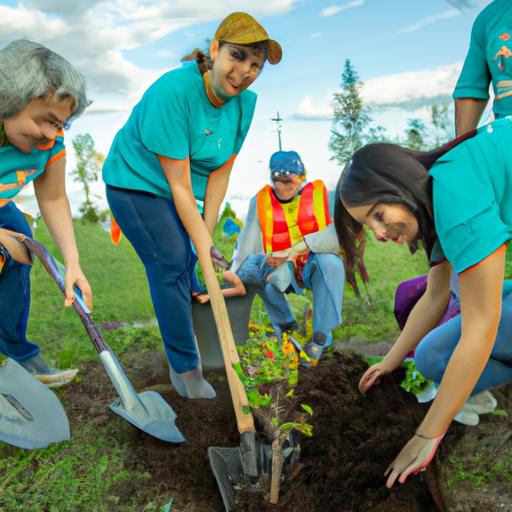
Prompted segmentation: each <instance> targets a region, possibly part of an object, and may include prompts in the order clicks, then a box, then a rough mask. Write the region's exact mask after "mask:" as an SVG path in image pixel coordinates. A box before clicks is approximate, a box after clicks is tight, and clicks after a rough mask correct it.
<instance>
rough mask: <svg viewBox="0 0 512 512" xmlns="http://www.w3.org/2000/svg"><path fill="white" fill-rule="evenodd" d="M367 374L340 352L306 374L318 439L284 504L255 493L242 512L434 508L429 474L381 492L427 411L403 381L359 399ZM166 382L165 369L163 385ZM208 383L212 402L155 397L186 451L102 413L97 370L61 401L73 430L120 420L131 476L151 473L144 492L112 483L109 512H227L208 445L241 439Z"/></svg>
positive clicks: (220, 388) (219, 385)
mask: <svg viewBox="0 0 512 512" xmlns="http://www.w3.org/2000/svg"><path fill="white" fill-rule="evenodd" d="M147 359H148V361H151V364H150V366H151V368H147V370H148V372H147V374H146V375H148V376H151V377H150V378H149V380H148V381H147V382H146V386H148V385H149V386H151V385H153V384H155V378H156V377H155V371H154V368H155V362H154V356H151V357H148V358H147ZM143 360H144V356H143V355H140V357H138V358H137V361H138V363H137V380H138V382H143V381H144V378H143V376H144V375H145V369H144V365H142V364H141V361H143ZM365 367H366V365H365V363H364V362H363V361H362V360H361V359H360V358H359V356H355V355H352V354H333V355H332V356H331V357H328V358H326V359H323V360H322V362H321V364H320V365H319V366H318V367H317V368H315V369H311V370H307V371H303V372H302V374H301V377H300V379H299V387H298V389H297V392H298V393H299V394H300V396H301V399H302V402H304V403H307V404H309V405H310V406H311V407H312V408H313V410H314V416H313V418H312V424H313V427H314V437H313V438H311V439H309V438H307V439H303V440H302V441H301V447H302V458H301V462H300V464H299V465H298V466H296V468H295V470H294V472H293V473H292V475H291V476H290V478H289V479H288V480H287V481H286V482H285V483H284V485H283V486H282V492H281V501H280V504H279V505H277V506H272V507H271V506H269V505H268V504H267V503H266V501H265V499H264V496H263V495H262V494H261V493H251V494H246V495H244V496H243V497H242V501H241V503H240V505H239V507H238V510H239V511H241V512H252V511H259V512H260V511H265V510H269V511H270V510H271V511H274V512H277V511H282V512H288V511H293V512H299V511H307V512H316V511H318V512H320V511H322V512H329V511H333V512H334V511H336V512H344V511H347V512H348V511H350V512H357V511H370V510H371V511H372V512H373V511H377V512H379V511H386V512H389V511H393V512H400V511H407V512H415V511H418V512H420V511H422V512H424V511H434V510H436V508H435V506H434V503H433V501H432V499H431V498H430V495H429V493H428V490H427V488H426V485H425V482H424V476H423V475H420V476H416V477H414V478H412V479H410V481H409V482H407V483H406V484H405V485H403V486H402V485H399V486H396V487H395V488H394V489H392V490H387V489H386V488H385V487H384V482H385V479H384V476H383V473H384V471H385V469H386V467H387V465H388V464H389V463H390V462H391V460H392V459H393V457H394V456H396V455H397V454H398V452H399V450H400V449H401V447H402V446H403V445H404V443H405V442H406V441H407V439H408V438H409V436H411V435H412V433H413V432H414V429H415V428H416V426H417V424H418V423H419V421H420V419H421V417H422V414H423V413H424V411H423V410H422V407H421V406H419V405H418V404H417V403H416V400H415V399H414V397H412V396H411V395H409V394H407V393H406V392H405V391H403V390H401V389H400V388H399V387H398V385H397V379H398V381H399V380H400V376H395V378H393V377H387V378H386V379H383V380H382V381H381V382H380V383H379V384H378V385H377V386H375V388H374V389H372V390H371V391H370V392H369V393H368V394H367V395H366V396H363V395H361V394H360V393H359V392H358V391H357V382H358V380H359V378H360V376H361V374H362V372H363V371H364V369H365ZM162 368H165V367H162ZM128 373H130V372H129V371H128ZM167 379H168V376H167V375H166V372H165V370H162V375H161V382H168V380H167ZM208 379H209V380H210V382H211V383H212V385H213V386H214V387H215V389H216V391H217V395H218V397H217V399H215V400H197V401H191V400H184V399H182V398H180V397H179V396H178V395H177V394H176V393H175V392H174V391H173V390H172V389H171V388H170V387H167V386H160V387H159V389H158V391H159V392H161V393H162V394H163V395H164V397H165V398H166V400H168V401H169V403H170V404H171V405H172V407H173V408H174V410H175V411H176V413H177V415H178V420H177V425H178V427H179V428H180V430H181V431H182V433H183V434H184V436H185V437H186V439H187V441H186V442H185V443H184V444H183V445H181V446H173V445H170V444H165V443H162V442H159V441H157V440H155V439H153V438H151V437H149V436H147V435H145V434H143V433H140V432H138V431H136V430H135V429H133V428H132V427H131V426H130V425H128V424H126V423H125V422H123V421H122V420H121V419H119V418H117V417H114V416H113V415H111V414H110V413H108V412H107V411H106V409H105V406H106V405H107V404H108V403H109V402H110V401H111V399H112V398H114V393H113V390H112V387H111V385H110V383H109V382H108V380H107V377H106V376H105V375H104V372H103V371H102V370H101V368H100V367H99V364H90V365H88V367H87V368H86V370H85V375H83V379H82V381H81V382H77V383H74V384H73V385H71V386H70V387H69V388H68V389H67V390H66V391H65V393H64V396H63V400H64V402H65V404H66V407H67V409H68V412H69V413H70V418H71V420H72V422H73V424H74V425H78V424H79V423H83V422H88V423H91V422H94V424H96V425H98V426H101V425H104V424H106V423H107V422H116V423H117V425H118V430H117V429H116V432H117V431H118V432H119V435H118V439H115V440H113V442H117V443H120V442H123V443H129V445H130V450H129V456H128V457H127V458H126V461H125V469H126V471H128V472H130V471H134V470H135V471H137V472H140V471H146V472H148V473H150V474H151V478H150V479H148V481H147V482H146V483H145V485H144V486H141V485H140V481H137V480H136V479H133V480H131V479H130V477H128V479H125V480H123V481H122V482H120V483H119V484H116V485H114V486H113V487H112V489H111V494H112V496H115V497H116V500H113V503H112V506H111V510H112V512H116V510H117V507H118V506H119V507H121V506H124V507H126V505H127V504H131V505H132V506H133V510H137V511H142V510H147V509H146V508H145V507H146V505H147V504H148V503H149V502H151V501H152V500H153V499H154V498H155V496H162V497H164V496H167V497H168V498H170V497H172V498H173V500H174V502H173V507H172V510H173V512H185V511H186V512H217V511H222V510H223V507H222V502H221V499H220V496H219V493H218V490H217V487H216V483H215V481H214V478H213V476H212V473H211V470H210V467H209V464H208V459H207V455H206V450H207V447H208V446H228V447H229V446H236V445H237V444H238V442H239V435H238V433H237V431H236V422H235V419H234V414H233V412H232V406H231V403H230V399H229V392H228V387H227V382H226V380H225V378H224V376H223V375H218V374H210V375H208ZM156 380H158V379H156ZM116 503H117V505H116Z"/></svg>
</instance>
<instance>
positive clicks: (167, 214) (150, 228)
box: [107, 186, 199, 373]
mask: <svg viewBox="0 0 512 512" xmlns="http://www.w3.org/2000/svg"><path fill="white" fill-rule="evenodd" d="M107 200H108V204H109V206H110V209H111V211H112V214H113V215H114V217H115V219H116V221H117V223H118V224H119V226H120V228H121V230H122V231H123V233H124V235H125V236H126V238H128V240H129V241H130V243H131V244H132V245H133V247H134V249H135V251H136V252H137V254H138V256H139V258H140V259H141V260H142V263H143V264H144V267H145V269H146V276H147V278H148V283H149V290H150V293H151V300H152V303H153V308H154V310H155V314H156V318H157V320H158V325H159V327H160V333H161V335H162V339H163V342H164V346H165V351H166V354H167V358H168V360H169V363H170V364H171V365H172V368H173V369H174V371H176V372H177V373H183V372H187V371H189V370H193V369H194V368H197V367H198V365H199V352H198V350H197V346H196V342H195V337H194V330H193V326H192V308H191V298H190V297H191V273H192V271H193V268H194V266H195V263H196V260H197V258H196V256H195V255H194V253H193V251H192V247H191V243H190V238H189V236H188V234H187V232H186V230H185V228H184V226H183V224H182V223H181V220H180V218H179V216H178V212H177V211H176V207H175V206H174V203H173V202H172V200H171V199H167V198H165V197H160V196H157V195H154V194H149V193H146V192H139V191H135V190H127V189H119V188H116V187H111V186H107Z"/></svg>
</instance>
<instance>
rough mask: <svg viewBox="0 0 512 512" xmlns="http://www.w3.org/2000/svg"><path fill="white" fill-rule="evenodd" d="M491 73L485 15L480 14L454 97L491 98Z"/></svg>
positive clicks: (472, 32)
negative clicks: (486, 44)
mask: <svg viewBox="0 0 512 512" xmlns="http://www.w3.org/2000/svg"><path fill="white" fill-rule="evenodd" d="M490 82H491V73H490V70H489V66H488V65H487V60H486V55H485V17H484V16H481V15H480V16H478V18H477V19H476V20H475V23H474V24H473V28H472V30H471V41H470V44H469V50H468V54H467V56H466V59H465V61H464V65H463V67H462V71H461V73H460V76H459V79H458V81H457V84H456V86H455V90H454V91H453V99H458V98H476V99H481V100H487V99H489V84H490Z"/></svg>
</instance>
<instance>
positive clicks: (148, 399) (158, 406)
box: [110, 391, 185, 443]
mask: <svg viewBox="0 0 512 512" xmlns="http://www.w3.org/2000/svg"><path fill="white" fill-rule="evenodd" d="M137 398H138V400H137V403H138V404H140V407H139V406H136V407H132V408H130V409H127V408H126V407H125V406H124V405H123V402H122V401H121V400H116V401H115V402H113V403H112V404H110V409H111V410H112V411H113V412H115V413H116V414H118V415H119V416H121V417H122V418H123V419H125V420H126V421H128V422H129V423H131V424H132V425H134V426H135V427H137V428H138V429H140V430H142V431H143V432H146V433H147V434H149V435H150V436H153V437H156V438H157V439H160V440H161V441H167V442H168V443H183V442H184V441H185V438H184V437H183V435H182V434H181V432H180V431H179V430H178V427H177V426H176V422H175V420H176V413H175V412H174V410H173V409H172V407H171V406H170V405H169V404H168V403H167V402H166V401H165V400H164V399H163V397H162V396H161V395H159V394H158V393H156V392H155V391H144V392H142V393H137Z"/></svg>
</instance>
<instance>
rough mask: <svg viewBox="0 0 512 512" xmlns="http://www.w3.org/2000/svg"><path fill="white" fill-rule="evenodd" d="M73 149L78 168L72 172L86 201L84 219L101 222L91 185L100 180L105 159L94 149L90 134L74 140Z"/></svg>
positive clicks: (81, 208) (81, 207)
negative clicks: (81, 188) (80, 186)
mask: <svg viewBox="0 0 512 512" xmlns="http://www.w3.org/2000/svg"><path fill="white" fill-rule="evenodd" d="M73 149H74V150H75V154H76V163H77V165H76V168H75V169H73V170H72V171H71V176H73V178H74V181H76V182H77V183H80V184H81V185H82V187H83V191H84V194H85V200H84V202H83V203H82V205H81V206H80V213H81V214H82V219H86V220H89V221H91V222H98V221H99V220H100V213H99V211H98V207H97V206H96V205H95V204H94V202H93V200H92V199H93V197H94V194H93V193H92V192H91V184H92V183H94V182H95V181H97V180H98V175H99V173H100V171H101V167H102V165H103V162H104V160H105V157H104V156H103V155H102V154H101V153H99V152H98V151H96V149H95V148H94V140H93V138H92V136H91V135H90V134H89V133H86V134H83V135H77V136H76V137H75V138H74V139H73Z"/></svg>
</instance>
